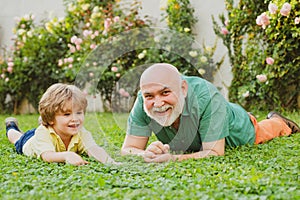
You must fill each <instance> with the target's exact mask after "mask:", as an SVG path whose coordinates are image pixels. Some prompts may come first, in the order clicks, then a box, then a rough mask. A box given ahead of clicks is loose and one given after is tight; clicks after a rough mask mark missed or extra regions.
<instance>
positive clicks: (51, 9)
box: [0, 0, 64, 46]
mask: <svg viewBox="0 0 300 200" xmlns="http://www.w3.org/2000/svg"><path fill="white" fill-rule="evenodd" d="M0 9H1V11H0V45H5V46H9V45H11V37H12V36H13V35H12V29H13V27H14V26H15V17H22V16H24V15H26V14H33V15H34V16H35V21H36V22H39V21H40V20H41V19H45V18H47V17H49V16H50V17H51V16H57V17H62V16H64V7H63V1H62V0H0Z"/></svg>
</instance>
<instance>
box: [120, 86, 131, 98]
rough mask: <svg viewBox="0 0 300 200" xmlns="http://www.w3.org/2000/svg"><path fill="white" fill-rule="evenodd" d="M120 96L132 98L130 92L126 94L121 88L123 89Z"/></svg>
mask: <svg viewBox="0 0 300 200" xmlns="http://www.w3.org/2000/svg"><path fill="white" fill-rule="evenodd" d="M119 94H120V95H121V96H122V97H129V96H130V94H129V93H128V92H126V91H125V89H124V88H121V89H120V90H119Z"/></svg>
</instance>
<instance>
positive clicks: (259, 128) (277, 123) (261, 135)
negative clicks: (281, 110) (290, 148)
mask: <svg viewBox="0 0 300 200" xmlns="http://www.w3.org/2000/svg"><path fill="white" fill-rule="evenodd" d="M250 118H251V121H252V123H253V125H254V128H255V133H256V139H255V144H261V143H264V142H267V141H269V140H271V139H273V138H276V137H279V136H289V135H291V134H292V133H296V132H299V131H300V128H299V126H298V125H297V124H296V123H295V122H293V121H291V120H289V119H287V118H285V117H283V116H282V115H280V114H278V113H274V112H273V114H271V113H270V114H269V115H268V118H269V119H265V120H262V121H260V122H257V120H256V119H255V117H254V116H252V115H250Z"/></svg>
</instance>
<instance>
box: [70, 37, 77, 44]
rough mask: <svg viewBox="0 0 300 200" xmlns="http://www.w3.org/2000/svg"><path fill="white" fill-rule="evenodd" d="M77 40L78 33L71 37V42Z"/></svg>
mask: <svg viewBox="0 0 300 200" xmlns="http://www.w3.org/2000/svg"><path fill="white" fill-rule="evenodd" d="M76 40H77V36H76V35H74V36H72V37H71V43H73V44H74V43H75V42H76Z"/></svg>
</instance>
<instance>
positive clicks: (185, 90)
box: [181, 80, 189, 97]
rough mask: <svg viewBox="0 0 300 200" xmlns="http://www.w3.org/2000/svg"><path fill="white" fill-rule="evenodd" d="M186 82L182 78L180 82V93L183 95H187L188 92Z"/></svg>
mask: <svg viewBox="0 0 300 200" xmlns="http://www.w3.org/2000/svg"><path fill="white" fill-rule="evenodd" d="M188 88H189V87H188V83H187V82H186V80H182V83H181V89H182V93H183V95H184V97H186V96H187V92H188Z"/></svg>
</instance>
